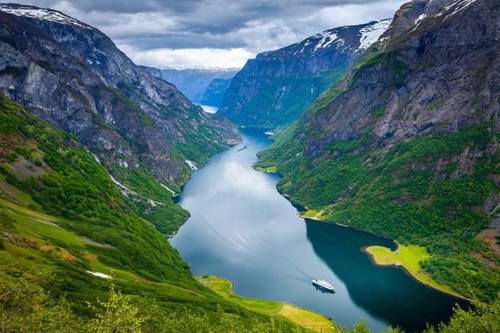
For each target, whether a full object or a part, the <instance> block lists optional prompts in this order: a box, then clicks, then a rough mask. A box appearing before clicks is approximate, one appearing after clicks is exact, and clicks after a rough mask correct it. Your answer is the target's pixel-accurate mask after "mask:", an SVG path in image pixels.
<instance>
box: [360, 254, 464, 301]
mask: <svg viewBox="0 0 500 333" xmlns="http://www.w3.org/2000/svg"><path fill="white" fill-rule="evenodd" d="M365 250H366V252H367V253H368V254H369V255H370V256H371V257H372V259H373V261H374V262H375V263H376V264H377V265H381V266H401V267H402V268H403V269H405V270H406V271H407V272H408V273H410V275H411V276H413V277H414V278H415V279H416V280H418V281H420V282H421V283H423V284H425V285H427V286H429V287H432V288H435V289H437V290H440V291H443V292H445V293H448V294H451V295H454V296H457V297H462V298H463V296H462V295H460V294H459V293H457V292H456V291H455V290H453V289H451V288H450V287H449V286H447V285H445V284H442V283H439V282H437V281H435V280H434V279H433V278H432V276H431V275H430V274H429V273H427V272H425V271H424V270H423V269H422V266H421V263H423V262H425V261H427V260H429V259H430V257H431V256H430V254H429V252H427V250H426V249H425V248H424V247H421V246H415V245H398V248H397V250H396V251H391V249H389V248H387V247H384V246H368V247H367V248H366V249H365Z"/></svg>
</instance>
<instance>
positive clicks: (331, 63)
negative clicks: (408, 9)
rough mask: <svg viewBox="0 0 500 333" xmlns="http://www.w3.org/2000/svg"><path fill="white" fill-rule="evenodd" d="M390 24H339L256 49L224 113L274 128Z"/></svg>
mask: <svg viewBox="0 0 500 333" xmlns="http://www.w3.org/2000/svg"><path fill="white" fill-rule="evenodd" d="M389 23H390V20H382V21H380V22H370V23H368V24H363V25H358V26H347V27H340V28H335V29H331V30H327V31H324V32H322V33H320V34H317V35H314V36H312V37H309V38H307V39H305V40H303V41H302V42H300V43H296V44H292V45H289V46H287V47H284V48H282V49H279V50H276V51H270V52H264V53H261V54H258V55H257V57H256V58H255V59H253V60H249V61H248V62H247V64H246V65H245V67H243V69H242V70H241V71H240V72H238V74H237V75H236V76H235V77H234V79H233V80H232V82H231V85H230V87H229V89H228V91H227V92H226V95H225V97H224V101H223V104H222V106H221V108H220V110H219V112H220V114H221V115H223V116H225V117H227V118H229V119H231V120H232V121H234V122H235V123H236V124H238V125H243V126H249V127H261V128H275V127H278V126H283V125H286V124H289V123H291V122H293V121H294V120H296V119H297V118H298V117H299V116H300V115H301V114H302V113H303V112H304V111H305V110H306V108H307V107H308V106H309V105H310V103H311V102H312V101H313V100H314V99H315V98H316V97H317V96H319V95H320V94H321V93H322V92H323V91H324V90H325V89H326V88H327V87H329V86H330V85H331V84H332V83H334V82H336V81H337V80H338V79H339V78H340V77H342V75H343V74H344V72H345V70H346V69H347V68H348V67H349V66H350V65H351V64H352V63H353V61H354V60H355V59H357V57H358V56H359V55H360V54H361V53H362V52H363V51H364V50H366V48H368V47H369V46H370V45H371V44H372V43H373V42H375V41H376V40H377V38H378V37H379V36H380V34H382V33H383V32H384V31H385V29H386V28H387V26H388V25H389Z"/></svg>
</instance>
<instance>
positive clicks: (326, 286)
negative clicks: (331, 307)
mask: <svg viewBox="0 0 500 333" xmlns="http://www.w3.org/2000/svg"><path fill="white" fill-rule="evenodd" d="M312 284H313V286H315V287H316V288H319V289H321V290H323V291H327V292H329V293H334V292H335V288H334V287H333V286H332V285H331V284H330V283H329V282H327V281H325V280H312Z"/></svg>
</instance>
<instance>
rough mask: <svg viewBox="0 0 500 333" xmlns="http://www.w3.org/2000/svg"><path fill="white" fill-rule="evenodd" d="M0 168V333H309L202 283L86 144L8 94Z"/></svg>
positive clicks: (0, 113) (3, 102) (160, 196)
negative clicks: (91, 332) (186, 332)
mask: <svg viewBox="0 0 500 333" xmlns="http://www.w3.org/2000/svg"><path fill="white" fill-rule="evenodd" d="M0 160H1V168H0V170H1V175H0V309H1V310H0V326H1V330H2V332H68V331H71V332H79V331H82V332H88V331H95V332H117V331H119V332H126V331H128V332H138V331H146V332H147V331H161V332H180V331H186V330H188V331H200V332H201V331H220V332H226V331H227V332H229V331H234V332H240V331H249V332H268V331H269V332H270V331H273V332H278V331H281V332H288V331H296V332H302V331H306V329H304V328H301V327H299V326H297V325H295V324H293V323H291V322H290V321H288V320H287V319H285V318H283V317H280V316H268V315H264V314H260V313H257V312H254V311H250V310H248V309H245V308H243V307H241V306H239V305H238V304H236V303H235V302H232V301H228V300H224V299H223V298H222V297H221V296H219V295H217V294H216V293H215V292H213V291H211V290H210V289H209V288H207V287H205V286H203V285H202V284H200V283H199V282H197V280H195V279H194V278H193V277H192V276H191V273H190V271H189V268H188V267H187V264H186V263H185V262H183V261H182V260H181V258H180V257H179V255H178V253H177V252H176V251H175V250H174V249H173V248H172V247H171V246H170V245H169V243H168V242H167V241H166V240H165V238H164V236H163V235H162V234H161V233H160V232H158V231H157V230H156V228H155V227H154V226H153V224H152V223H151V222H149V221H148V220H147V219H146V218H144V217H143V216H141V214H143V215H147V214H144V212H145V210H144V209H143V207H140V205H138V204H137V199H134V197H133V196H125V195H122V194H121V193H120V191H119V190H118V188H117V186H116V185H115V184H113V182H112V180H111V178H110V176H109V175H108V173H107V172H106V170H105V169H104V168H103V167H102V166H101V165H100V164H99V163H97V161H96V160H95V159H94V157H93V156H92V155H91V154H90V153H89V152H88V151H87V150H86V149H85V148H84V147H83V146H81V145H80V144H79V143H78V142H77V141H76V140H75V139H74V138H73V137H71V136H69V135H67V134H64V133H63V132H61V131H60V130H57V129H55V128H54V127H52V126H51V125H49V124H48V123H46V122H44V121H41V120H39V119H38V118H36V117H34V116H32V115H30V114H29V113H27V112H26V111H24V110H23V109H22V108H20V107H19V106H18V105H17V104H15V103H14V102H12V101H10V100H9V99H7V98H6V97H4V96H0ZM136 177H139V178H140V177H142V178H144V177H146V178H147V176H146V175H144V174H143V175H141V174H138V175H136ZM142 178H141V179H142ZM139 183H140V181H139V180H138V181H137V182H136V183H134V184H135V185H136V186H132V185H134V184H133V183H132V182H131V184H130V185H131V188H132V189H133V190H137V191H139V190H140V188H139V187H138V185H137V184H139ZM138 195H140V196H143V195H148V196H149V197H150V198H152V200H156V201H158V204H160V203H164V204H165V205H168V206H169V207H176V206H174V205H173V203H172V201H171V197H170V196H169V195H168V191H167V194H166V193H163V192H161V191H160V190H159V188H158V187H150V188H149V189H148V190H147V191H146V190H144V191H142V193H139V194H138ZM146 217H147V218H150V219H151V220H154V219H155V218H154V216H146ZM181 218H182V219H183V218H185V216H182V214H181V215H180V216H179V219H181ZM111 286H114V287H113V288H114V289H110V288H111ZM110 290H111V291H110ZM99 300H100V301H99Z"/></svg>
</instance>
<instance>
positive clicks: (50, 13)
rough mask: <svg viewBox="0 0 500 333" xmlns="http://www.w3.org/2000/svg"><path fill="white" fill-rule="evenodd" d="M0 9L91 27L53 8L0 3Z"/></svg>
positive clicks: (40, 18) (16, 13)
mask: <svg viewBox="0 0 500 333" xmlns="http://www.w3.org/2000/svg"><path fill="white" fill-rule="evenodd" d="M0 11H2V12H4V13H8V14H12V15H16V16H23V17H29V18H33V19H38V20H45V21H51V22H56V23H60V24H69V25H75V26H78V27H81V28H84V29H91V27H90V26H87V25H85V24H83V23H81V22H80V21H78V20H76V19H74V18H71V17H69V16H66V15H64V14H63V13H60V12H58V11H55V10H50V9H43V8H35V7H30V6H19V5H17V6H15V5H0Z"/></svg>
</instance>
